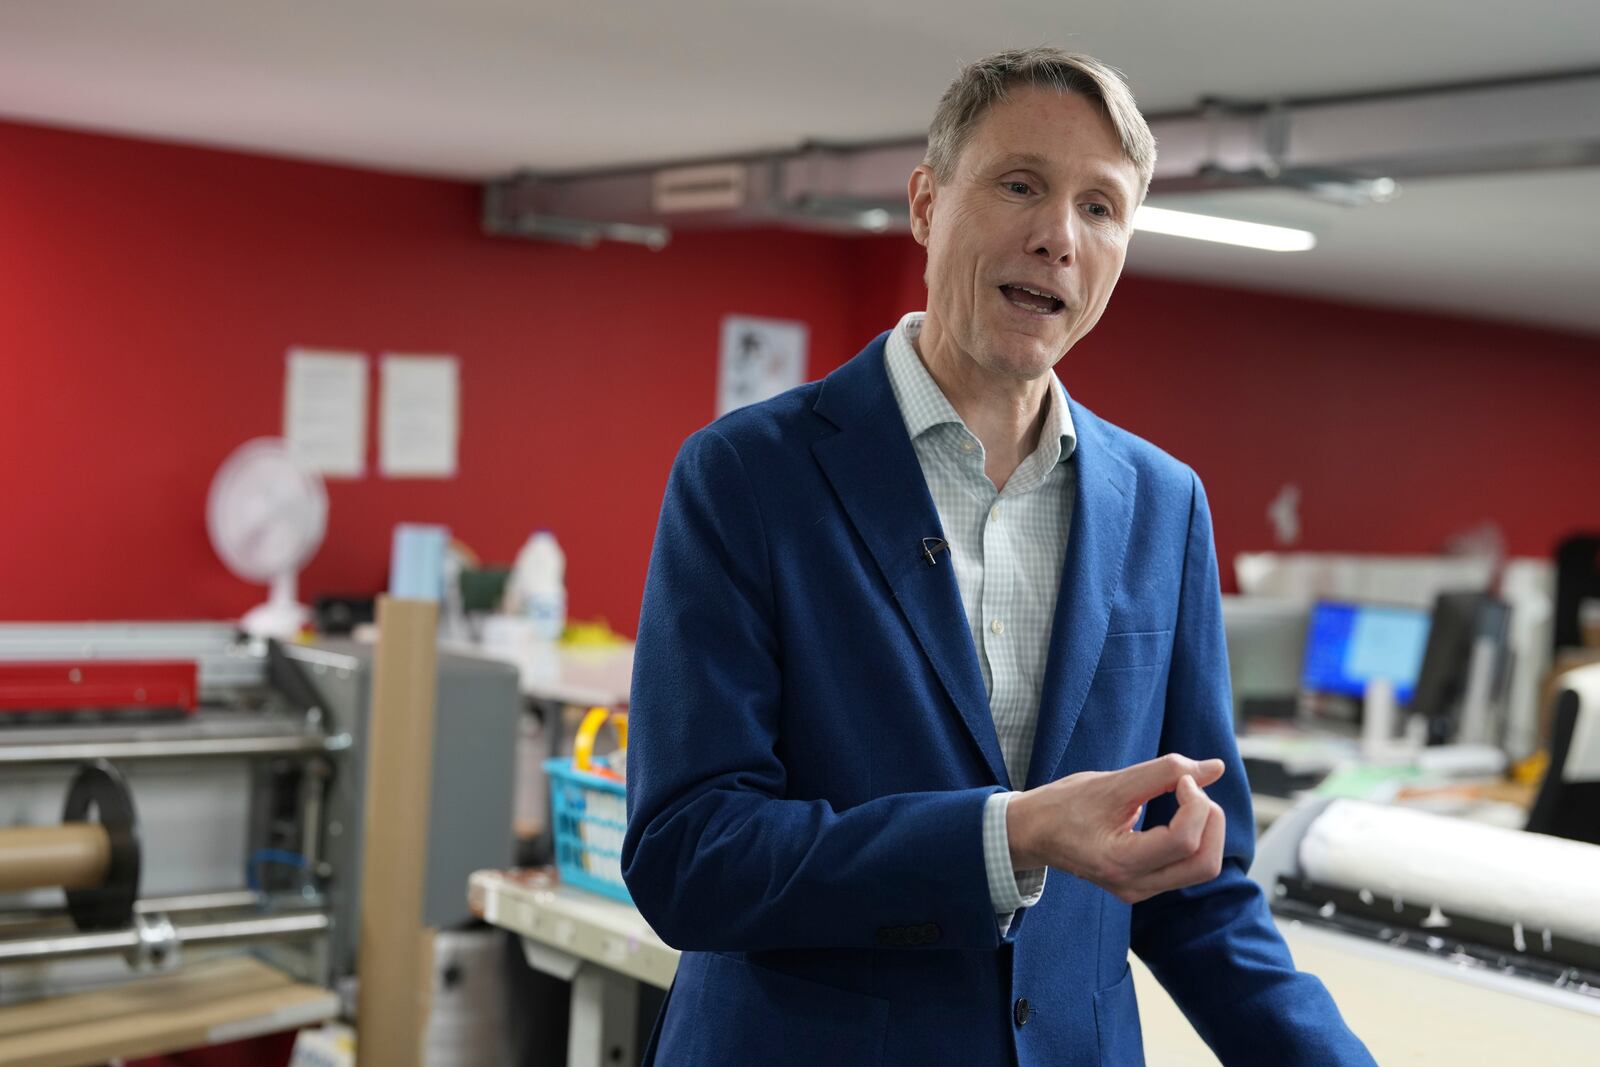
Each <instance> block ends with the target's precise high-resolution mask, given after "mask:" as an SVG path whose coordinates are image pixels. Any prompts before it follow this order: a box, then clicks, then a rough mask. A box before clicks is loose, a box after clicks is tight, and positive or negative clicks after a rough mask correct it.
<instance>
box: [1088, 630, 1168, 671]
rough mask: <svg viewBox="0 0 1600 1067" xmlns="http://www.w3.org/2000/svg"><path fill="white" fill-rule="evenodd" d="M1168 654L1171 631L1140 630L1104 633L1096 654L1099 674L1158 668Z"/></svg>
mask: <svg viewBox="0 0 1600 1067" xmlns="http://www.w3.org/2000/svg"><path fill="white" fill-rule="evenodd" d="M1171 651H1172V631H1171V630H1141V631H1137V632H1133V633H1120V634H1107V635H1106V643H1105V647H1104V648H1102V649H1101V651H1100V665H1099V668H1098V671H1099V673H1101V674H1104V673H1105V672H1107V671H1133V670H1138V669H1139V668H1141V667H1160V666H1163V665H1164V664H1165V663H1166V662H1167V657H1168V655H1169V654H1170V653H1171Z"/></svg>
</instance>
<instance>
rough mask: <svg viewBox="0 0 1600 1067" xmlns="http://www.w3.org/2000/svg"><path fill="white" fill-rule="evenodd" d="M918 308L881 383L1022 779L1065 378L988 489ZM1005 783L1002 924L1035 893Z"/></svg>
mask: <svg viewBox="0 0 1600 1067" xmlns="http://www.w3.org/2000/svg"><path fill="white" fill-rule="evenodd" d="M922 318H923V313H922V312H919V311H914V312H911V313H910V314H908V315H906V316H905V317H904V318H902V319H901V320H900V323H899V325H898V326H896V327H895V329H894V332H893V333H891V334H890V335H889V342H888V346H887V348H886V350H885V363H886V365H887V367H888V372H889V385H890V387H891V388H892V389H893V390H894V397H895V400H896V401H897V402H898V403H899V405H900V414H901V415H902V416H903V417H904V418H905V421H906V431H907V433H909V434H910V435H911V444H912V447H913V448H914V449H915V450H916V453H917V460H918V462H919V463H921V465H922V475H923V477H924V478H926V479H927V482H928V491H929V492H930V493H931V494H932V496H933V503H934V507H935V508H937V509H938V512H939V522H940V525H942V526H943V527H944V536H945V540H946V541H948V542H949V545H950V555H949V558H950V561H951V563H952V564H953V565H954V566H955V569H956V585H957V587H958V588H959V589H960V590H961V603H962V604H963V606H964V607H965V608H966V612H967V629H968V630H969V631H970V632H971V634H972V644H973V647H974V648H975V649H976V650H977V654H978V666H979V668H980V669H981V670H982V671H983V684H984V687H985V688H986V689H987V690H988V693H989V711H990V713H991V714H992V715H993V716H994V728H995V733H996V734H997V735H998V737H999V740H1000V752H1001V754H1002V756H1003V757H1004V759H1005V763H1006V772H1007V773H1008V774H1009V775H1010V777H1011V781H1012V783H1013V784H1016V785H1021V784H1022V783H1023V782H1025V781H1026V780H1027V778H1028V762H1029V760H1030V758H1031V757H1032V755H1033V736H1034V733H1035V730H1036V728H1037V726H1038V722H1039V693H1040V689H1041V687H1042V686H1043V684H1044V667H1045V660H1046V658H1047V657H1048V655H1049V651H1050V626H1051V622H1052V620H1053V619H1054V617H1055V609H1056V593H1057V591H1058V590H1059V589H1060V587H1061V567H1062V563H1063V561H1064V560H1065V559H1066V553H1067V534H1068V531H1069V530H1070V528H1071V526H1072V501H1073V490H1074V488H1075V485H1074V482H1075V479H1076V475H1077V472H1076V470H1075V468H1074V466H1073V464H1072V463H1071V462H1070V460H1071V457H1072V451H1073V448H1074V447H1075V446H1076V444H1077V435H1076V434H1075V433H1074V432H1073V429H1072V413H1071V412H1070V411H1069V410H1068V408H1067V393H1066V390H1065V389H1063V388H1062V387H1061V383H1060V381H1059V380H1057V379H1056V377H1055V375H1054V374H1052V375H1051V376H1050V386H1051V388H1050V393H1049V399H1048V401H1047V403H1048V410H1047V411H1046V412H1045V421H1044V428H1043V430H1042V432H1041V433H1040V434H1039V445H1038V447H1037V448H1036V449H1035V450H1034V452H1033V454H1032V455H1030V456H1028V458H1027V459H1025V460H1023V461H1022V465H1021V466H1019V467H1018V468H1017V469H1016V472H1015V473H1014V474H1012V476H1011V478H1010V480H1008V481H1007V482H1006V487H1005V489H1004V491H1002V492H998V493H997V492H996V491H995V488H994V483H993V482H991V481H990V480H989V477H988V475H986V474H985V473H984V450H983V442H982V441H979V440H978V438H977V437H976V436H975V435H974V434H973V433H972V431H970V430H968V429H967V427H966V424H965V423H963V422H962V421H961V416H959V415H958V414H956V410H955V408H953V407H951V405H950V401H949V400H948V399H946V398H945V395H944V393H943V392H941V391H940V389H939V386H938V383H936V382H935V381H934V380H933V377H932V376H931V375H930V374H929V373H928V369H927V367H926V366H924V365H923V362H922V358H921V357H920V356H919V355H918V354H917V349H916V338H917V335H918V334H919V333H920V332H921V330H922ZM1014 795H1015V794H1014V793H996V794H995V795H994V796H993V797H991V798H990V799H989V802H988V804H987V806H986V807H985V808H984V812H983V852H984V862H985V865H986V867H987V870H988V876H989V895H990V896H991V897H992V898H993V901H994V910H995V914H996V916H997V917H998V918H999V921H1000V925H1001V929H1002V931H1004V930H1005V929H1007V928H1009V926H1010V923H1011V916H1012V913H1013V912H1015V911H1016V910H1017V909H1018V908H1023V907H1029V906H1031V905H1033V904H1035V903H1037V902H1038V900H1039V897H1040V895H1041V894H1042V893H1043V892H1044V879H1045V870H1044V868H1039V869H1037V870H1029V871H1013V869H1012V866H1011V848H1010V845H1009V844H1008V841H1007V837H1006V806H1007V805H1008V804H1009V803H1010V801H1011V797H1012V796H1014Z"/></svg>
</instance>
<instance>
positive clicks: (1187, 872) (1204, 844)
mask: <svg viewBox="0 0 1600 1067" xmlns="http://www.w3.org/2000/svg"><path fill="white" fill-rule="evenodd" d="M1194 806H1196V807H1200V805H1194ZM1204 810H1205V813H1206V820H1205V827H1204V832H1203V833H1202V834H1201V837H1200V844H1199V847H1198V848H1196V849H1195V851H1194V852H1193V853H1192V854H1190V855H1188V856H1186V857H1184V858H1183V859H1180V860H1177V861H1175V862H1173V863H1171V864H1169V865H1167V866H1166V867H1163V868H1161V869H1159V870H1155V871H1151V872H1150V873H1149V874H1147V875H1145V876H1144V877H1142V878H1138V879H1135V880H1134V882H1133V883H1132V885H1130V886H1129V890H1130V892H1129V893H1128V894H1126V895H1125V897H1124V899H1130V900H1145V899H1147V898H1149V897H1153V896H1155V895H1156V894H1157V893H1165V892H1166V891H1167V890H1169V889H1182V888H1183V887H1184V886H1190V885H1199V884H1200V883H1202V882H1209V881H1211V879H1213V878H1215V877H1216V876H1217V872H1218V871H1220V870H1221V869H1222V845H1223V840H1224V838H1226V837H1227V832H1228V817H1227V815H1226V814H1224V813H1223V810H1222V806H1221V805H1220V804H1218V803H1216V802H1215V801H1211V800H1207V801H1205V803H1204Z"/></svg>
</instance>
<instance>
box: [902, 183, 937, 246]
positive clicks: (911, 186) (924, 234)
mask: <svg viewBox="0 0 1600 1067" xmlns="http://www.w3.org/2000/svg"><path fill="white" fill-rule="evenodd" d="M936 187H937V182H936V181H935V180H934V177H933V168H932V167H930V166H928V165H927V164H926V163H922V164H919V165H918V166H917V169H916V170H914V171H912V172H911V181H910V182H909V183H908V184H907V186H906V197H907V199H908V200H910V202H911V236H912V237H913V238H915V239H916V242H917V244H919V245H924V246H926V245H927V243H928V234H929V232H930V231H931V230H932V229H933V194H934V191H935V188H936Z"/></svg>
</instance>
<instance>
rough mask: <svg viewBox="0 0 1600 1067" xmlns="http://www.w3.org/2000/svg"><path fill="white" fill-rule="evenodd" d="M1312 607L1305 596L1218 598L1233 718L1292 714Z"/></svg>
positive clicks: (1273, 716)
mask: <svg viewBox="0 0 1600 1067" xmlns="http://www.w3.org/2000/svg"><path fill="white" fill-rule="evenodd" d="M1310 611H1311V605H1310V604H1309V603H1308V602H1306V601H1304V600H1281V599H1277V598H1275V597H1258V596H1224V597H1223V598H1222V629H1223V634H1224V636H1225V638H1226V640H1227V643H1228V678H1229V681H1230V682H1231V683H1232V687H1233V715H1234V722H1235V724H1239V723H1242V722H1244V720H1245V719H1246V718H1254V717H1262V718H1288V717H1291V716H1292V715H1293V714H1294V709H1295V698H1296V696H1297V695H1298V693H1299V690H1300V660H1301V657H1302V656H1303V655H1304V654H1305V647H1306V619H1307V617H1308V615H1309V614H1310Z"/></svg>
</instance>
